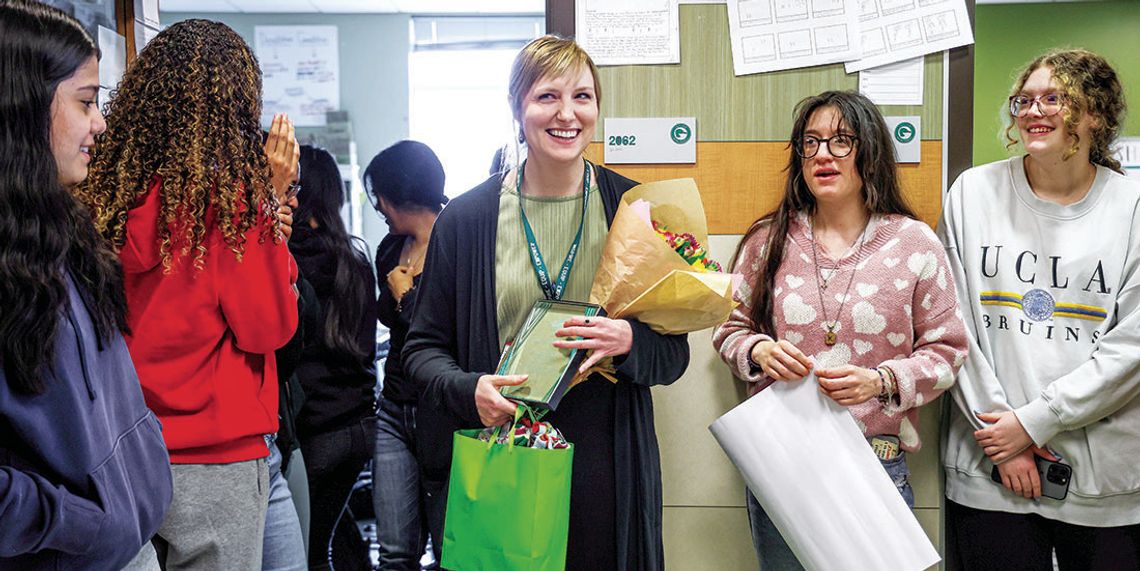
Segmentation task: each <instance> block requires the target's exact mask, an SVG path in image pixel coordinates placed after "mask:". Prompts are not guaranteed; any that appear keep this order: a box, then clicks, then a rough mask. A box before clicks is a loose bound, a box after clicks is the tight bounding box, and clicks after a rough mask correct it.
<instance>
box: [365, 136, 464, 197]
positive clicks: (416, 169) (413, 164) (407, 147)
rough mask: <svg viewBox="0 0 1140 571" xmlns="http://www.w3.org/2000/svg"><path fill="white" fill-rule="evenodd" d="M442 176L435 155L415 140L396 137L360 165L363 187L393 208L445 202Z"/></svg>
mask: <svg viewBox="0 0 1140 571" xmlns="http://www.w3.org/2000/svg"><path fill="white" fill-rule="evenodd" d="M444 180H445V176H444V173H443V165H442V164H441V163H440V162H439V157H437V156H435V153H434V152H433V151H432V150H431V147H428V146H427V145H425V144H423V143H421V142H419V141H411V140H405V141H400V142H399V143H396V144H395V145H392V146H391V147H388V148H387V149H384V150H383V151H380V154H378V155H376V156H375V157H374V158H373V159H372V162H370V163H368V168H366V169H364V188H365V189H366V190H367V191H368V192H369V193H371V194H372V195H374V196H376V197H381V196H382V197H384V200H386V201H388V202H389V203H390V204H392V206H395V207H396V208H406V207H409V206H420V207H424V208H429V209H432V210H437V209H438V208H439V207H440V206H442V205H444V204H447V196H446V195H444V194H443V184H444ZM377 204H378V202H377Z"/></svg>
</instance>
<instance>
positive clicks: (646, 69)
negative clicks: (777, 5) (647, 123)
mask: <svg viewBox="0 0 1140 571" xmlns="http://www.w3.org/2000/svg"><path fill="white" fill-rule="evenodd" d="M680 9H681V63H680V64H677V65H627V66H614V67H603V68H601V76H600V81H601V85H602V116H603V117H696V118H697V135H698V140H701V141H782V140H784V139H785V138H787V136H788V133H790V132H791V131H792V111H793V109H794V107H795V105H796V103H798V102H799V101H800V100H802V99H803V98H805V97H809V96H812V95H816V94H818V93H821V92H823V91H826V90H829V89H857V88H858V83H859V81H858V74H848V73H846V72H845V71H844V68H843V64H833V65H822V66H815V67H807V68H802V69H790V70H785V71H777V72H772V73H760V74H753V75H744V76H740V77H737V76H735V75H733V71H732V50H731V46H730V44H729V35H728V12H727V8H726V7H725V5H724V4H719V5H717V4H696V5H693V4H686V5H682V6H681V7H680ZM923 85H924V94H925V97H924V99H923V100H924V102H925V105H921V106H919V105H914V106H909V105H907V106H904V105H883V106H880V109H881V110H882V111H883V114H884V115H917V116H920V117H922V138H923V139H924V140H936V139H941V138H942V54H941V53H937V54H931V55H928V56H926V62H925V73H924V84H923ZM602 134H603V133H602V130H601V129H598V133H597V137H598V138H597V140H599V141H600V140H601V136H602Z"/></svg>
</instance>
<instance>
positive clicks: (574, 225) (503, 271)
mask: <svg viewBox="0 0 1140 571" xmlns="http://www.w3.org/2000/svg"><path fill="white" fill-rule="evenodd" d="M517 172H518V171H516V170H512V171H511V172H509V173H507V174H506V175H505V176H504V177H503V185H502V188H501V190H500V192H499V226H498V239H497V241H496V243H495V310H496V315H497V316H498V319H499V349H500V350H501V349H502V348H503V346H504V345H506V342H507V340H508V339H510V338H512V337H514V335H515V332H516V331H518V328H519V327H521V326H522V323H523V321H525V320H526V316H527V313H528V312H529V311H530V308H531V306H532V305H534V302H536V301H538V300H540V299H543V298H544V297H545V296H544V295H543V293H542V287H541V286H539V285H538V277H537V275H536V274H535V273H534V267H533V266H532V265H531V262H530V255H529V254H528V253H527V249H528V247H527V241H526V233H525V232H524V231H523V225H522V218H521V217H520V215H519V200H520V197H519V193H518V190H517V189H516V188H515V185H516V184H517V183H518V180H517ZM594 172H595V173H596V171H594ZM521 199H522V200H523V208H525V209H526V217H527V220H528V221H529V222H530V226H531V228H532V229H533V230H534V236H535V240H536V241H537V242H538V249H539V251H540V252H541V253H542V259H543V261H544V262H545V263H546V269H547V271H548V272H549V273H550V277H551V279H552V280H555V279H557V276H558V273H559V272H560V271H561V269H562V262H563V261H565V260H566V252H567V251H568V250H569V249H570V244H572V243H573V242H574V236H575V235H577V233H578V223H579V222H580V221H581V220H582V193H577V194H574V195H573V196H566V197H560V198H538V197H532V196H525V197H522V198H521ZM589 209H590V210H589V212H587V213H586V224H585V228H583V229H582V243H581V245H579V246H578V257H577V259H575V261H574V267H573V268H572V269H571V270H570V278H569V279H568V280H567V284H566V289H565V290H564V291H563V293H562V299H564V300H566V301H588V299H589V297H590V286H591V285H592V284H593V282H594V272H596V271H597V269H598V261H599V260H601V258H602V249H603V248H605V244H606V233H607V232H608V231H609V226H607V225H606V212H605V206H604V205H603V204H602V196H601V192H600V191H599V190H598V183H597V177H596V176H595V175H594V174H592V175H591V177H590V204H589Z"/></svg>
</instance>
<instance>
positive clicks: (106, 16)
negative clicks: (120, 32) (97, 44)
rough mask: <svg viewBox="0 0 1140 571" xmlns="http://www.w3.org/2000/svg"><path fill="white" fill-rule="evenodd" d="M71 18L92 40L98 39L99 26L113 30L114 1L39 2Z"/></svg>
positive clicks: (73, 0) (45, 0)
mask: <svg viewBox="0 0 1140 571" xmlns="http://www.w3.org/2000/svg"><path fill="white" fill-rule="evenodd" d="M41 1H42V2H43V3H44V4H47V5H49V6H55V7H56V8H59V9H60V10H63V11H64V12H66V13H67V14H69V15H71V16H73V17H74V18H75V19H76V20H79V23H80V24H82V25H83V29H84V30H87V33H88V34H90V35H91V37H92V38H98V37H99V26H103V27H104V28H108V29H111V30H114V29H115V0H41Z"/></svg>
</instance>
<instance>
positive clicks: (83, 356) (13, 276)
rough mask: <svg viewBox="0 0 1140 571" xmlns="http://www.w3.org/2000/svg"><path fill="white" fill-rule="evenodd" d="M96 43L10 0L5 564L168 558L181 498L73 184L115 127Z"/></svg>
mask: <svg viewBox="0 0 1140 571" xmlns="http://www.w3.org/2000/svg"><path fill="white" fill-rule="evenodd" d="M98 53H99V52H98V50H97V49H96V46H95V42H94V41H92V40H91V37H90V36H88V35H87V33H86V32H84V31H83V28H82V27H81V26H80V24H79V23H78V22H76V21H75V19H74V18H71V17H70V16H67V15H66V14H64V13H63V12H61V11H60V10H57V9H55V8H52V7H49V6H45V5H43V4H39V3H37V2H28V1H20V0H15V1H11V0H0V70H2V71H0V569H14V570H15V569H18V570H20V571H27V570H36V569H94V570H104V569H106V570H111V569H115V570H117V569H122V568H123V567H124V566H126V565H128V564H129V563H132V560H134V561H133V564H134V565H138V566H139V568H145V567H146V566H147V563H149V564H150V566H152V567H156V566H157V565H158V562H157V560H156V559H155V553H154V550H153V549H152V548H151V546H150V543H149V541H150V538H151V536H152V535H153V534H154V532H155V530H157V529H158V527H159V524H161V523H162V519H163V517H164V516H165V514H166V512H167V509H168V508H169V506H170V498H171V493H172V484H173V482H172V480H171V474H170V458H169V456H168V455H167V453H166V445H165V444H164V443H163V438H162V427H161V426H159V423H158V419H156V418H155V416H154V414H153V413H151V411H150V410H148V409H147V407H146V404H145V403H144V402H143V395H142V389H141V388H140V386H139V379H138V376H137V375H136V373H135V368H134V365H133V364H132V362H131V356H130V354H129V353H128V352H127V345H126V343H125V342H124V340H123V331H125V330H126V329H127V319H126V312H127V306H126V299H125V298H124V294H123V278H122V271H121V269H120V267H119V264H118V260H117V258H116V256H115V254H114V253H113V252H111V251H110V249H109V248H108V247H107V245H106V243H105V242H104V241H103V239H102V237H100V236H99V234H98V233H97V232H96V230H95V226H94V225H93V224H92V221H91V216H90V214H89V213H88V212H87V210H86V209H85V208H83V206H82V205H81V204H80V203H79V201H78V200H76V199H75V198H74V197H73V196H72V195H71V194H70V193H69V188H72V187H74V185H76V184H78V183H80V182H81V181H83V179H84V178H86V177H87V170H88V168H87V165H88V163H89V162H90V159H91V156H90V152H91V147H92V146H94V144H95V137H97V136H98V135H99V134H101V133H102V132H103V131H104V130H105V129H106V123H105V122H104V121H103V117H102V115H101V114H100V113H99V107H98V105H97V104H96V101H97V96H98V91H99V62H98V59H97V58H98ZM140 548H143V549H142V550H141V551H140ZM136 556H137V558H136Z"/></svg>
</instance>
